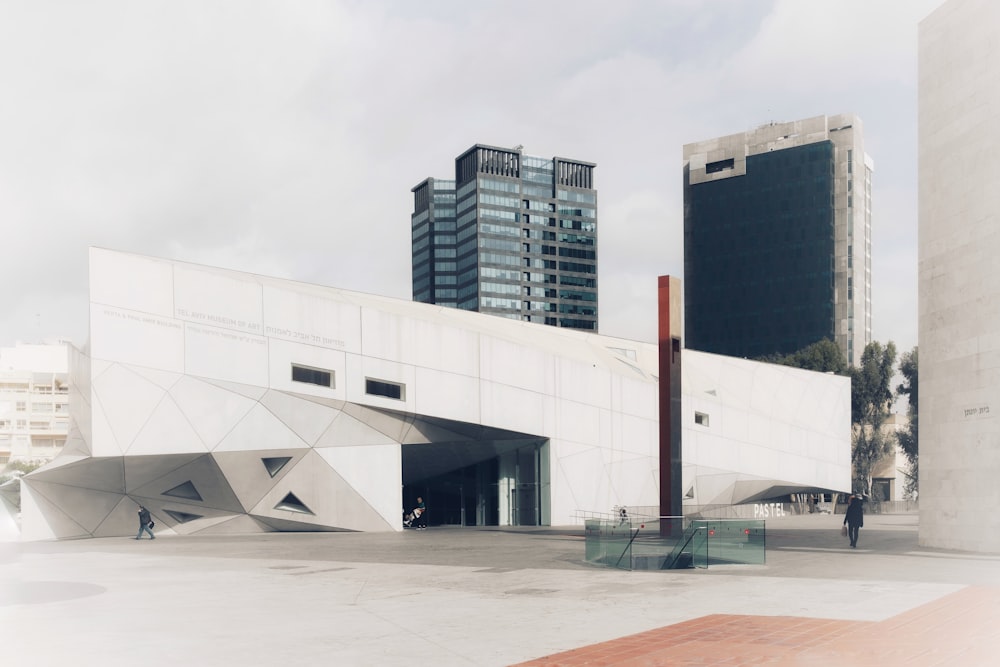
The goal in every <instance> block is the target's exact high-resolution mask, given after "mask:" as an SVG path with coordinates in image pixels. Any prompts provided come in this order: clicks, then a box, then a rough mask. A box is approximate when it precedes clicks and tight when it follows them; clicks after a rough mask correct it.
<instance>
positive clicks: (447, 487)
mask: <svg viewBox="0 0 1000 667" xmlns="http://www.w3.org/2000/svg"><path fill="white" fill-rule="evenodd" d="M482 430H483V431H484V432H486V431H489V432H490V435H500V434H499V433H496V432H495V431H493V430H491V429H482ZM503 435H504V436H505V437H503V438H490V439H483V440H463V441H459V442H454V441H453V442H429V443H422V444H412V445H406V444H404V445H403V447H402V473H403V475H402V476H403V480H402V481H403V506H404V509H406V510H409V509H411V508H412V507H414V506H415V504H416V499H417V497H421V498H423V500H424V503H425V504H426V505H427V523H428V524H429V525H431V526H434V525H450V526H539V525H547V524H548V521H549V496H548V494H549V484H548V451H549V444H548V440H545V439H540V438H538V437H536V436H527V435H524V434H512V433H509V432H504V434H503ZM512 435H514V436H517V437H510V436H512Z"/></svg>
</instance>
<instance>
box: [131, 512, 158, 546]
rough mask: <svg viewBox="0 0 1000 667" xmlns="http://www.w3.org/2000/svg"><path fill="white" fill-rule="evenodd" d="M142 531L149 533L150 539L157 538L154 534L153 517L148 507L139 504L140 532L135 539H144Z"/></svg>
mask: <svg viewBox="0 0 1000 667" xmlns="http://www.w3.org/2000/svg"><path fill="white" fill-rule="evenodd" d="M142 531H146V532H147V533H149V539H151V540H155V539H156V535H153V517H152V516H150V514H149V510H148V509H146V508H145V507H143V506H142V505H139V533H138V534H137V535H136V536H135V539H137V540H140V539H142Z"/></svg>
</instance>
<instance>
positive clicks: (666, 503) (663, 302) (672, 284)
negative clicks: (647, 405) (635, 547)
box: [657, 276, 683, 536]
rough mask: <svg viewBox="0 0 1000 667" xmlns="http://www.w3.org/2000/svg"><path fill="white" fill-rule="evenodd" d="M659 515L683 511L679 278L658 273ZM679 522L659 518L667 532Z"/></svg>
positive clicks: (676, 514)
mask: <svg viewBox="0 0 1000 667" xmlns="http://www.w3.org/2000/svg"><path fill="white" fill-rule="evenodd" d="M657 301H658V310H659V312H658V319H659V343H660V516H681V515H682V514H683V490H682V488H681V281H680V279H679V278H672V277H670V276H660V277H659V279H658V285H657ZM675 523H679V522H674V521H660V534H661V535H664V536H667V535H669V534H670V532H671V527H672V526H673V525H674V524H675Z"/></svg>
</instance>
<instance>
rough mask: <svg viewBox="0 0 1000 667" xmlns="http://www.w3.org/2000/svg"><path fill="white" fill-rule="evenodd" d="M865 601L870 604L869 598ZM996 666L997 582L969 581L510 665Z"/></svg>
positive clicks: (695, 624) (696, 625) (706, 622)
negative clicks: (894, 608)
mask: <svg viewBox="0 0 1000 667" xmlns="http://www.w3.org/2000/svg"><path fill="white" fill-rule="evenodd" d="M872 604H878V601H877V599H873V600H872ZM584 665H586V666H587V667H616V666H623V665H624V666H628V667H646V666H649V667H659V666H661V665H669V666H670V667H695V666H697V665H712V666H720V665H726V666H732V667H737V666H739V667H745V666H749V665H769V666H775V667H833V666H836V667H868V666H871V667H893V666H895V665H906V666H907V667H910V666H913V667H945V666H947V667H986V666H992V665H1000V587H998V586H970V587H968V588H964V589H962V590H960V591H958V592H956V593H952V594H951V595H946V596H944V597H942V598H939V599H937V600H935V601H934V602H929V603H927V604H925V605H922V606H920V607H916V608H914V609H911V610H910V611H907V612H904V613H902V614H899V615H897V616H893V617H892V618H889V619H886V620H884V621H879V622H873V621H843V620H829V619H821V618H798V617H794V616H737V615H729V614H713V615H711V616H703V617H701V618H696V619H693V620H691V621H686V622H684V623H677V624H676V625H668V626H666V627H663V628H658V629H656V630H650V631H648V632H641V633H639V634H636V635H630V636H628V637H622V638H620V639H613V640H611V641H607V642H602V643H600V644H594V645H592V646H585V647H583V648H578V649H574V650H572V651H566V652H565V653H558V654H555V655H550V656H546V657H544V658H539V659H538V660H532V661H529V662H524V663H521V664H520V665H519V666H518V667H543V666H544V667H580V666H584Z"/></svg>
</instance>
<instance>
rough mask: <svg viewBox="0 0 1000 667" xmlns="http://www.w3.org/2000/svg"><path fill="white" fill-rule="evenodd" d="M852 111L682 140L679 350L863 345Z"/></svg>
mask: <svg viewBox="0 0 1000 667" xmlns="http://www.w3.org/2000/svg"><path fill="white" fill-rule="evenodd" d="M873 169H874V167H873V164H872V160H871V158H869V157H868V155H867V154H866V153H865V150H864V141H863V135H862V128H861V121H860V119H858V118H857V117H856V116H854V115H851V114H844V115H837V116H816V117H813V118H807V119H804V120H798V121H793V122H788V123H769V124H767V125H764V126H762V127H759V128H757V129H755V130H751V131H749V132H740V133H738V134H731V135H728V136H724V137H719V138H717V139H709V140H707V141H700V142H697V143H693V144H688V145H686V146H684V302H685V303H684V312H685V337H686V338H685V340H686V344H687V346H688V347H690V348H693V349H698V350H703V351H706V352H714V353H717V354H726V355H732V356H739V357H751V358H754V357H763V356H767V355H772V354H789V353H792V352H795V351H797V350H800V349H802V348H804V347H806V346H808V345H810V344H812V343H815V342H817V341H819V340H822V339H824V338H827V339H831V340H833V341H835V342H836V343H837V345H838V346H839V347H840V349H841V351H842V352H843V353H844V357H845V359H846V360H847V361H848V363H852V364H855V363H858V362H859V361H860V357H861V353H862V351H863V350H864V347H865V345H866V344H867V343H869V342H870V341H871V331H872V321H871V309H872V294H871V275H872V266H871V256H872V254H871V238H872V233H871V199H872V197H871V192H872V190H871V184H872V172H873Z"/></svg>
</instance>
